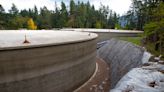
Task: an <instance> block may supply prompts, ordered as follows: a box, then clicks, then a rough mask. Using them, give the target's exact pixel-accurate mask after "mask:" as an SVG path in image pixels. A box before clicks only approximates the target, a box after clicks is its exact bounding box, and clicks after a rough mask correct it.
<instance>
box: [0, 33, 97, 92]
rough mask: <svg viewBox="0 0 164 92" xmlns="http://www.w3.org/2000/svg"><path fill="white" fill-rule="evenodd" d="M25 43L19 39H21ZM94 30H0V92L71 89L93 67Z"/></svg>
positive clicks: (95, 36) (41, 91) (88, 76)
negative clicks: (91, 31)
mask: <svg viewBox="0 0 164 92" xmlns="http://www.w3.org/2000/svg"><path fill="white" fill-rule="evenodd" d="M25 36H26V40H28V41H29V43H23V42H24V40H25ZM96 38H97V35H96V34H94V33H91V34H89V33H84V32H72V31H69V32H68V31H64V32H63V31H0V92H72V91H73V90H74V89H76V88H77V87H79V86H80V85H82V84H83V83H84V82H86V81H87V80H88V79H89V78H90V77H91V76H92V74H93V73H94V71H95V66H96V65H95V64H96V63H95V58H96Z"/></svg>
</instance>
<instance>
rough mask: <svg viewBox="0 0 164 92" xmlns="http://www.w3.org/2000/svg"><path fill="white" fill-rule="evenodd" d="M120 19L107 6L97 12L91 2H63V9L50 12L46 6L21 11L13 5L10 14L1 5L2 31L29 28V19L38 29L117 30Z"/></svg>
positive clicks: (0, 19)
mask: <svg viewBox="0 0 164 92" xmlns="http://www.w3.org/2000/svg"><path fill="white" fill-rule="evenodd" d="M56 6H57V5H56ZM118 18H119V16H118V15H117V14H116V13H115V12H113V11H111V10H110V9H109V8H108V7H107V6H103V5H101V7H100V8H99V9H98V10H96V9H95V8H94V6H93V5H91V4H90V3H89V1H88V2H87V3H84V2H78V3H75V2H74V0H70V4H69V6H66V4H65V3H64V2H61V8H59V7H56V8H55V9H54V10H48V9H47V7H46V6H44V7H42V8H40V9H38V8H37V7H36V6H34V8H32V9H24V10H19V9H18V8H17V6H16V5H15V4H12V7H11V9H10V10H9V13H7V12H5V10H4V8H3V5H0V29H19V28H28V24H27V21H28V19H32V20H33V21H34V23H35V24H36V26H37V29H52V28H63V27H69V28H115V25H116V24H118ZM17 24H19V25H17Z"/></svg>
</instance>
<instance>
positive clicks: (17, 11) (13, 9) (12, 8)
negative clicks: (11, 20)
mask: <svg viewBox="0 0 164 92" xmlns="http://www.w3.org/2000/svg"><path fill="white" fill-rule="evenodd" d="M9 12H10V14H13V15H15V16H16V15H17V14H18V13H19V10H18V9H17V7H16V6H15V4H12V7H11V9H10V10H9Z"/></svg>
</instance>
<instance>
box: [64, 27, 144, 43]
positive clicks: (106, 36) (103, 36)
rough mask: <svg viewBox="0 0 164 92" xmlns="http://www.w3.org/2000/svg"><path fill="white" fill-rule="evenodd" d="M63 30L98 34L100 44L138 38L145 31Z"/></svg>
mask: <svg viewBox="0 0 164 92" xmlns="http://www.w3.org/2000/svg"><path fill="white" fill-rule="evenodd" d="M61 30H63V31H64V30H67V31H80V32H91V33H96V34H98V35H99V37H98V40H97V41H98V42H102V41H106V40H110V39H111V38H117V37H138V36H139V35H141V34H142V33H143V31H137V30H115V29H85V28H84V29H80V28H67V29H61Z"/></svg>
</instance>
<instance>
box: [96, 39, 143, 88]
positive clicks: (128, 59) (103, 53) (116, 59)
mask: <svg viewBox="0 0 164 92" xmlns="http://www.w3.org/2000/svg"><path fill="white" fill-rule="evenodd" d="M143 55H144V49H143V48H141V47H139V46H136V45H134V44H132V43H129V42H126V41H120V40H117V39H111V40H109V41H107V42H106V43H105V44H104V45H103V46H102V47H101V48H100V49H98V56H99V57H100V58H102V59H103V60H104V61H106V62H107V63H108V64H109V65H110V69H111V74H110V78H111V88H113V87H114V86H115V85H116V83H117V82H118V81H119V80H120V79H121V78H122V77H123V76H124V75H125V74H126V73H127V72H128V71H130V70H131V69H132V68H135V67H137V66H140V65H142V58H143Z"/></svg>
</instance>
